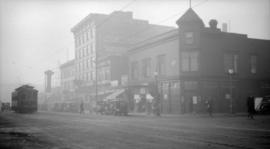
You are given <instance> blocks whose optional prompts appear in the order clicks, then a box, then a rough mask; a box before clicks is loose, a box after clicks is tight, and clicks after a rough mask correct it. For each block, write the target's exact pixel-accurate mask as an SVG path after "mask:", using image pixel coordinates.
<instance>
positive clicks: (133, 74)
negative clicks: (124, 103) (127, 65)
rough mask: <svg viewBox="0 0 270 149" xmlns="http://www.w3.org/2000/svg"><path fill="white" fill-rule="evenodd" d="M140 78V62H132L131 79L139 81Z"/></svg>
mask: <svg viewBox="0 0 270 149" xmlns="http://www.w3.org/2000/svg"><path fill="white" fill-rule="evenodd" d="M138 77H139V64H138V62H132V63H131V78H132V79H134V80H135V79H138Z"/></svg>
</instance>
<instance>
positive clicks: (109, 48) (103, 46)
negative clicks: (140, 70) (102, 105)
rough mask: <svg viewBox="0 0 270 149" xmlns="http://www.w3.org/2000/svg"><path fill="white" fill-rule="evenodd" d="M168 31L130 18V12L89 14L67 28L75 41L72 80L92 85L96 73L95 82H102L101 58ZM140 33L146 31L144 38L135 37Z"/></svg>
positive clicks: (121, 52)
mask: <svg viewBox="0 0 270 149" xmlns="http://www.w3.org/2000/svg"><path fill="white" fill-rule="evenodd" d="M170 29H172V27H166V26H159V25H152V24H149V23H148V22H147V21H145V20H138V19H134V18H133V14H132V12H122V11H115V12H112V13H111V14H109V15H105V14H89V15H88V16H86V17H85V18H84V19H83V20H81V21H80V22H79V23H78V24H77V25H75V26H74V27H73V28H72V29H71V31H72V33H73V35H74V41H75V60H74V66H75V80H77V81H79V82H81V84H82V86H85V87H87V86H93V85H94V84H95V81H96V74H98V76H97V78H98V80H100V81H102V80H103V81H104V78H99V77H103V76H104V75H103V71H104V70H103V69H105V68H102V69H101V70H99V69H98V65H99V63H103V62H104V58H106V57H109V56H113V55H122V54H125V53H126V50H127V49H128V47H130V46H132V44H134V43H135V42H138V41H139V40H142V39H145V38H147V37H150V36H153V35H156V34H160V33H162V32H165V31H168V30H170ZM142 30H147V32H145V33H144V35H142V34H137V33H138V32H141V31H142ZM100 65H102V64H100ZM96 66H97V67H96ZM96 68H97V69H96ZM110 69H111V68H108V70H110ZM96 70H97V72H96ZM99 71H101V72H99ZM126 74H127V73H126ZM119 75H122V74H119ZM107 81H114V80H107ZM99 84H100V83H99ZM91 91H92V92H93V89H91V90H90V91H89V92H91Z"/></svg>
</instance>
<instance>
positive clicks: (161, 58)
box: [157, 54, 166, 75]
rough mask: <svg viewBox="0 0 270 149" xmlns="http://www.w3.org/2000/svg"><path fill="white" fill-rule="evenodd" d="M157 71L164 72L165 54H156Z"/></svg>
mask: <svg viewBox="0 0 270 149" xmlns="http://www.w3.org/2000/svg"><path fill="white" fill-rule="evenodd" d="M157 72H158V74H159V75H165V74H166V55H165V54H163V55H158V56H157Z"/></svg>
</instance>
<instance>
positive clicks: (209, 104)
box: [206, 98, 213, 117]
mask: <svg viewBox="0 0 270 149" xmlns="http://www.w3.org/2000/svg"><path fill="white" fill-rule="evenodd" d="M206 108H207V112H208V114H209V116H210V117H212V116H213V115H212V113H213V100H212V98H208V99H207V100H206Z"/></svg>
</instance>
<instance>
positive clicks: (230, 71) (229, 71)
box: [228, 69, 234, 113]
mask: <svg viewBox="0 0 270 149" xmlns="http://www.w3.org/2000/svg"><path fill="white" fill-rule="evenodd" d="M228 73H229V80H230V111H231V113H233V98H232V92H233V91H232V90H233V85H232V75H233V74H234V70H233V69H229V70H228Z"/></svg>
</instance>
